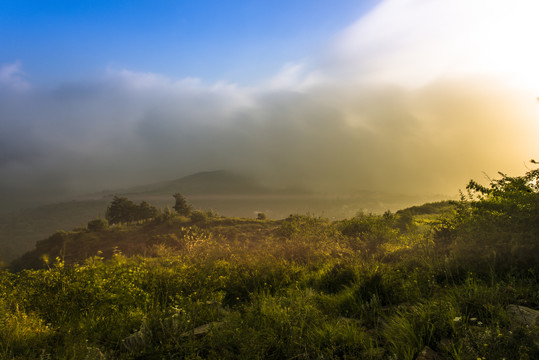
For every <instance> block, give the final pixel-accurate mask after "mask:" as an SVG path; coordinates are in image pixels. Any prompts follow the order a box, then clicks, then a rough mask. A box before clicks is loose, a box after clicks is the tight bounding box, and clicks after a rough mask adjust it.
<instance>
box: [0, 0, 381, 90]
mask: <svg viewBox="0 0 539 360" xmlns="http://www.w3.org/2000/svg"><path fill="white" fill-rule="evenodd" d="M376 3H377V1H376V0H363V1H357V0H355V1H354V0H339V1H330V0H314V1H313V0H310V1H308V0H296V1H283V0H273V1H270V0H232V1H220V0H196V1H194V0H191V1H187V0H180V1H173V0H156V1H148V0H131V1H128V0H121V1H106V0H93V1H68V0H65V1H54V0H53V1H41V0H2V1H0V43H1V44H2V51H1V53H0V54H1V55H0V64H1V63H11V62H14V61H19V62H21V63H22V66H23V67H24V72H25V74H26V76H27V77H28V78H30V79H31V81H32V82H33V83H37V84H46V85H50V84H55V83H59V82H62V81H72V80H79V79H84V78H89V77H92V76H98V75H100V73H101V72H103V71H104V69H106V68H128V69H130V70H133V71H140V72H154V73H159V74H163V75H166V76H170V77H173V78H184V77H196V78H201V79H203V80H204V81H209V82H213V81H218V80H226V81H230V82H240V83H253V82H256V81H258V80H260V79H262V78H264V77H267V76H270V74H271V73H274V72H276V71H277V70H278V69H279V68H280V67H281V66H282V64H284V63H286V62H295V61H305V60H307V61H308V60H309V59H308V58H309V57H310V56H312V55H313V54H314V53H316V52H317V51H319V50H320V48H321V47H322V46H325V44H326V43H327V42H328V41H330V39H331V38H332V37H333V36H335V34H336V33H337V32H338V31H340V30H341V29H342V28H344V27H346V26H348V25H349V24H350V23H352V22H354V21H356V20H357V19H358V18H359V17H361V15H362V14H364V13H365V11H367V10H369V9H371V8H372V7H373V6H374V5H375V4H376Z"/></svg>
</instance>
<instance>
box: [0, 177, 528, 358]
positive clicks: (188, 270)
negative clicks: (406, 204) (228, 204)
mask: <svg viewBox="0 0 539 360" xmlns="http://www.w3.org/2000/svg"><path fill="white" fill-rule="evenodd" d="M538 179H539V172H538V171H535V170H534V171H530V172H529V173H528V174H526V175H525V176H523V177H515V178H511V177H508V176H505V175H503V174H502V175H501V179H499V180H493V181H492V183H491V184H490V186H489V187H482V186H480V185H478V184H477V183H475V182H471V183H470V184H469V186H468V193H467V194H466V195H465V196H463V198H462V200H461V201H460V202H440V203H431V204H425V205H423V206H421V207H414V208H409V209H404V210H402V211H398V212H397V213H394V214H393V213H391V212H389V211H388V212H386V213H384V214H383V215H373V214H365V213H359V214H358V215H357V216H355V217H353V218H351V219H346V220H342V221H330V220H328V219H324V218H318V217H312V216H304V215H291V216H289V217H288V218H286V219H283V220H268V219H265V218H263V217H260V216H257V219H239V218H225V217H220V216H218V215H216V214H215V213H213V212H204V211H200V210H194V211H192V210H191V209H190V207H189V205H188V204H185V205H186V206H187V208H188V209H189V212H188V213H186V214H180V213H179V212H175V213H172V212H170V211H164V212H155V213H153V214H151V216H148V217H146V218H143V219H138V221H134V220H132V221H118V222H116V221H111V219H109V221H108V222H107V221H105V220H104V219H96V220H92V221H90V222H89V223H88V227H87V228H80V229H77V230H74V231H71V232H65V231H58V232H56V233H55V234H53V235H51V236H50V237H49V238H47V239H46V240H43V241H40V242H38V243H37V244H36V249H34V250H33V251H32V252H30V253H27V254H25V256H23V257H22V258H20V259H18V260H17V261H16V262H14V263H13V264H12V268H11V270H10V271H8V270H2V271H0V358H2V359H4V358H5V359H227V358H229V359H415V358H417V356H418V355H419V354H420V352H422V351H433V352H436V354H437V356H438V357H439V358H441V359H473V360H476V359H504V358H505V359H537V358H539V341H538V340H537V339H538V338H539V327H538V325H539V320H538V319H537V318H538V315H537V314H536V313H534V312H533V310H532V309H537V308H538V307H539V276H538V275H537V274H538V273H539V272H538V271H539V262H538V260H539V258H538V257H539V251H537V246H538V244H539V237H538V236H539V232H538V230H539V228H538V226H539V225H538V224H539V221H538V220H539V219H538V218H537V217H538V216H539V215H538V214H539V187H538V184H537V180H538ZM115 200H118V199H115ZM122 203H126V202H125V201H124V200H122ZM135 206H136V205H135ZM109 223H110V225H109ZM515 309H516V312H517V313H526V314H528V313H529V314H531V315H530V316H528V317H524V316H520V317H518V316H517V317H516V316H515ZM530 319H531V320H530ZM427 347H428V348H430V350H428V348H427Z"/></svg>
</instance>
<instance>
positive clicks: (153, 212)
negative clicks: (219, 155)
mask: <svg viewBox="0 0 539 360" xmlns="http://www.w3.org/2000/svg"><path fill="white" fill-rule="evenodd" d="M173 197H174V199H175V204H174V207H173V209H174V210H175V211H176V212H177V213H178V214H180V215H182V216H189V215H190V214H191V211H192V207H191V205H190V204H188V203H187V200H186V199H185V197H184V196H183V195H182V194H180V193H176V194H174V195H173ZM159 213H160V210H159V209H157V208H156V207H155V206H152V205H150V204H149V203H147V202H146V201H142V202H141V203H140V204H135V203H134V202H133V201H131V200H129V199H128V198H126V197H123V196H114V198H113V199H112V201H111V203H110V205H109V206H108V207H107V211H106V213H105V219H106V220H107V221H108V223H109V224H111V225H114V224H121V223H131V222H136V221H141V220H147V219H153V218H155V217H156V216H158V215H159ZM98 220H101V221H102V219H98ZM93 225H95V226H96V227H99V225H98V222H95V224H93ZM91 226H92V225H91Z"/></svg>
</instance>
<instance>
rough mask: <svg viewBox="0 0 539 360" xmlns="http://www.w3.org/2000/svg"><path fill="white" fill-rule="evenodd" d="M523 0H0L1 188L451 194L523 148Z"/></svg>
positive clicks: (533, 5)
mask: <svg viewBox="0 0 539 360" xmlns="http://www.w3.org/2000/svg"><path fill="white" fill-rule="evenodd" d="M537 13H539V3H537V2H536V1H533V0H515V1H511V2H509V1H504V0H476V1H469V0H366V1H357V0H356V1H351V0H350V1H348V0H340V1H338V2H337V1H329V0H311V1H306V0H305V1H304V0H296V1H280V0H273V1H269V0H268V1H264V0H256V1H255V0H251V1H246V0H245V1H244V0H241V1H240V0H238V1H227V2H224V1H216V0H214V1H210V0H199V1H187V0H185V1H172V0H170V1H167V0H157V1H155V0H154V1H149V0H145V1H144V0H132V1H128V0H125V1H101V0H94V1H52V0H51V1H36V0H34V1H29V0H0V44H2V46H1V50H0V197H2V198H3V199H4V202H8V203H12V204H13V206H15V205H17V204H19V203H23V202H24V201H26V202H27V203H28V202H31V201H32V199H48V200H51V199H57V198H60V197H66V196H74V195H75V194H80V193H85V192H92V191H100V190H103V189H114V188H118V187H120V188H122V187H123V188H125V187H127V186H132V185H139V184H144V183H148V182H156V181H163V180H169V179H175V178H178V177H181V176H185V175H189V174H192V173H195V172H198V171H209V170H219V169H226V170H232V171H237V172H241V173H244V174H248V175H252V176H255V177H257V178H258V179H259V180H260V181H261V182H262V183H263V184H265V185H268V186H273V187H303V188H306V189H310V190H314V191H320V192H327V193H335V192H340V193H345V192H354V191H357V190H372V191H386V192H398V193H403V194H419V193H422V194H425V193H429V194H447V195H448V196H453V195H454V194H456V193H457V192H458V190H459V189H462V188H464V187H465V185H466V183H467V181H468V180H469V179H471V178H474V179H477V180H481V179H485V178H486V176H491V177H495V176H496V173H497V171H503V172H506V173H509V174H514V175H519V174H522V173H523V172H525V171H526V169H527V167H529V166H530V164H529V163H527V162H528V161H529V159H531V158H533V157H539V156H538V155H539V151H538V150H539V149H538V145H537V141H536V138H537V136H536V134H537V131H538V130H539V126H538V122H537V120H538V119H539V102H538V101H537V97H538V96H539V67H538V65H537V64H539V48H537V46H536V43H537V41H536V34H538V33H539V24H538V23H537V21H535V15H536V14H537Z"/></svg>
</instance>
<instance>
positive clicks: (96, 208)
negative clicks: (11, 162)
mask: <svg viewBox="0 0 539 360" xmlns="http://www.w3.org/2000/svg"><path fill="white" fill-rule="evenodd" d="M176 192H180V193H182V194H183V195H185V196H186V197H187V199H188V201H189V202H190V203H192V204H193V205H194V206H195V207H196V208H199V209H203V210H210V209H212V210H214V211H216V212H218V213H219V214H222V215H224V216H240V217H251V218H252V217H255V216H256V214H257V213H258V212H264V213H266V214H267V215H268V216H269V217H270V218H273V219H279V218H284V217H286V216H288V215H290V214H307V213H309V214H313V215H318V216H326V217H330V218H344V217H349V216H352V215H354V214H355V213H356V212H357V211H358V210H360V209H363V210H367V211H373V212H383V211H386V210H388V209H392V210H398V209H400V208H402V207H404V206H409V205H411V204H414V203H416V204H417V203H418V202H422V201H427V200H433V198H432V197H428V196H427V197H423V198H422V197H414V196H404V195H398V194H383V193H375V192H369V191H363V192H357V193H355V194H351V195H347V196H343V195H338V196H336V195H331V194H316V193H312V192H307V191H305V190H302V189H270V188H267V187H264V186H261V185H259V184H258V183H257V181H256V180H255V179H253V178H250V177H248V176H244V175H239V174H236V173H233V172H230V171H224V170H219V171H207V172H200V173H196V174H193V175H189V176H186V177H183V178H180V179H176V180H171V181H164V182H157V183H152V184H147V185H141V186H136V187H132V188H126V189H118V190H114V191H103V192H99V193H93V194H87V195H84V196H80V197H77V198H75V199H74V200H73V201H69V202H62V203H57V204H49V205H43V206H37V207H34V208H28V209H25V210H22V211H18V212H15V213H9V214H2V215H0V261H4V262H9V261H11V260H13V259H15V258H16V257H18V256H20V255H21V254H23V253H24V252H26V251H30V250H31V249H32V248H33V247H34V245H35V243H36V241H39V240H42V239H44V238H45V237H46V236H48V235H49V234H51V233H53V232H54V231H56V230H71V229H74V228H76V227H81V226H82V227H84V226H86V223H87V222H88V220H91V219H95V218H97V217H100V216H104V215H105V211H106V208H107V205H108V204H109V203H110V201H111V200H112V197H113V196H114V195H119V196H126V197H128V198H129V199H131V200H133V201H142V200H144V201H147V202H149V203H150V204H152V205H154V206H156V207H159V208H162V209H164V208H165V207H167V206H168V207H170V206H172V205H173V202H174V199H173V197H172V194H174V193H176Z"/></svg>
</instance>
